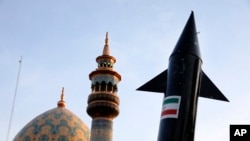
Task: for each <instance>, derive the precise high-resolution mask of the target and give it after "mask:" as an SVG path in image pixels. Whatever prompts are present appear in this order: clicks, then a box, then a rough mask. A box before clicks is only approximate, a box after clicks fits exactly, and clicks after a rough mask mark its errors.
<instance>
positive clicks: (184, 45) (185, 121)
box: [137, 12, 228, 141]
mask: <svg viewBox="0 0 250 141" xmlns="http://www.w3.org/2000/svg"><path fill="white" fill-rule="evenodd" d="M201 65H202V60H201V55H200V49H199V43H198V37H197V31H196V26H195V19H194V13H193V12H192V13H191V15H190V17H189V19H188V21H187V23H186V25H185V27H184V29H183V31H182V34H181V36H180V38H179V40H178V42H177V44H176V46H175V48H174V50H173V52H172V54H171V55H170V57H169V65H168V69H167V70H165V71H163V72H162V73H160V74H159V75H157V76H156V77H154V78H153V79H151V80H150V81H148V82H147V83H145V84H144V85H142V86H141V87H139V88H138V89H137V90H141V91H150V92H160V93H164V99H163V104H162V105H163V106H162V113H161V121H160V127H159V133H158V141H193V140H194V132H195V120H196V111H197V102H198V96H201V97H205V98H212V99H216V100H221V101H227V102H228V99H227V98H226V97H225V96H224V95H223V94H222V93H221V91H220V90H219V89H218V88H217V87H216V86H215V85H214V84H213V82H212V81H211V80H210V79H209V78H208V77H207V75H206V74H205V73H204V72H203V71H202V69H201Z"/></svg>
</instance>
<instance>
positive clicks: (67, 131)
mask: <svg viewBox="0 0 250 141" xmlns="http://www.w3.org/2000/svg"><path fill="white" fill-rule="evenodd" d="M89 136H90V135H89V129H88V127H87V126H86V125H85V124H84V123H83V122H82V121H81V120H80V119H79V118H78V117H77V116H76V115H75V114H74V113H72V112H71V111H69V110H67V109H66V108H65V107H57V108H54V109H51V110H49V111H47V112H44V113H43V114H41V115H39V116H37V117H36V118H34V119H33V120H32V121H30V122H29V123H28V124H27V125H26V126H25V127H23V129H22V130H21V131H20V132H19V133H18V134H17V135H16V137H15V138H14V141H89Z"/></svg>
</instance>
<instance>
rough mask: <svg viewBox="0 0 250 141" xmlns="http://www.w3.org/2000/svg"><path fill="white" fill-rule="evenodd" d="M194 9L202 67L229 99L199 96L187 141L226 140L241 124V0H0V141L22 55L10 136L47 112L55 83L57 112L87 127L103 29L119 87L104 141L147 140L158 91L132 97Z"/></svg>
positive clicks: (162, 63) (247, 7)
mask: <svg viewBox="0 0 250 141" xmlns="http://www.w3.org/2000/svg"><path fill="white" fill-rule="evenodd" d="M191 10H193V11H194V14H195V19H196V27H197V30H198V31H199V32H200V34H199V37H198V38H199V45H200V48H201V55H202V59H203V66H202V68H203V70H204V72H206V74H207V75H208V76H209V77H210V79H211V80H212V81H213V82H214V83H215V84H216V85H217V87H218V88H219V89H220V90H221V91H222V92H223V93H224V94H225V95H226V97H227V98H228V99H229V100H230V103H226V102H220V101H213V100H210V99H205V98H200V99H199V105H198V113H197V122H196V136H195V138H196V140H197V141H200V140H202V141H211V140H214V141H228V140H229V125H230V124H249V123H250V112H249V107H250V102H249V99H250V95H249V88H250V86H249V79H250V73H249V72H250V63H249V60H250V55H249V52H250V41H249V37H250V28H249V25H250V1H249V0H221V1H220V2H219V1H216V0H204V1H198V0H186V1H180V0H176V1H175V2H170V1H168V0H154V1H150V0H105V1H101V0H99V1H97V0H96V1H93V0H81V1H80V0H75V1H68V0H43V1H34V0H22V1H14V0H8V1H7V0H1V1H0V65H1V73H0V94H1V98H0V103H1V105H0V113H2V114H1V116H0V127H1V130H0V140H5V139H6V135H7V129H8V122H9V117H10V111H11V105H12V100H13V96H14V89H15V83H16V76H17V70H18V60H19V58H20V56H21V55H23V66H22V71H21V77H20V83H19V89H18V94H17V99H16V107H15V112H14V117H13V123H12V128H11V133H10V139H13V138H14V136H15V135H16V134H17V132H18V131H19V130H21V128H22V127H23V126H24V125H25V124H27V123H28V122H29V121H30V120H32V119H33V118H35V117H36V116H37V115H39V114H41V113H43V112H45V111H47V110H49V109H51V108H54V107H55V106H56V103H57V101H58V100H59V98H60V93H61V88H62V87H65V100H66V102H67V108H68V109H69V110H71V111H72V112H74V113H75V114H77V115H78V116H79V117H80V118H81V119H82V120H83V121H84V122H85V123H86V124H87V125H88V127H90V125H91V118H90V117H89V116H88V115H87V113H86V106H87V97H88V95H89V94H90V92H91V91H90V83H91V82H90V81H89V78H88V74H89V73H90V72H91V71H93V70H95V69H96V67H97V63H96V62H95V58H96V57H97V56H99V55H101V54H102V49H103V46H104V38H105V33H106V32H107V31H108V32H109V45H110V52H111V55H113V56H115V57H116V59H117V63H116V64H115V68H114V69H115V70H116V71H118V72H119V73H120V74H121V75H122V81H121V83H119V85H118V87H119V91H118V94H119V96H120V100H121V105H120V115H119V116H118V118H116V119H115V120H114V133H113V134H114V137H113V138H114V141H128V140H130V141H153V140H156V139H157V134H158V128H159V122H160V112H161V106H162V105H161V103H162V98H163V95H162V94H158V93H147V92H140V91H135V89H136V88H138V87H139V86H141V85H142V84H144V83H145V82H146V81H148V80H149V79H151V78H152V77H154V76H156V75H157V74H158V73H160V72H162V71H163V70H164V69H166V68H167V66H168V58H169V54H170V53H171V52H172V49H173V48H174V46H175V44H176V42H177V40H178V38H179V35H180V33H181V31H182V29H183V27H184V25H185V23H186V21H187V19H188V17H189V15H190V13H191Z"/></svg>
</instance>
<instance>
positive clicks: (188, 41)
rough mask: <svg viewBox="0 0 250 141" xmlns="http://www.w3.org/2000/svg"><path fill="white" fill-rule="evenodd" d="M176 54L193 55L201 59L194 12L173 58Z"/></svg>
mask: <svg viewBox="0 0 250 141" xmlns="http://www.w3.org/2000/svg"><path fill="white" fill-rule="evenodd" d="M174 54H192V55H194V56H196V57H199V58H200V59H201V55H200V48H199V43H198V37H197V32H196V26H195V20H194V13H193V11H192V12H191V14H190V16H189V19H188V21H187V23H186V25H185V27H184V29H183V31H182V33H181V36H180V38H179V40H178V42H177V44H176V46H175V48H174V50H173V52H172V54H171V56H172V55H174Z"/></svg>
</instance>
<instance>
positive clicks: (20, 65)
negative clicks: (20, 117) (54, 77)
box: [6, 56, 23, 141]
mask: <svg viewBox="0 0 250 141" xmlns="http://www.w3.org/2000/svg"><path fill="white" fill-rule="evenodd" d="M22 59H23V57H22V56H21V58H20V60H19V61H18V62H19V68H18V73H17V79H16V87H15V92H14V97H13V102H12V108H11V114H10V121H9V127H8V132H7V138H6V141H9V134H10V129H11V124H12V118H13V114H14V109H15V103H16V95H17V89H18V84H19V77H20V72H21V67H22Z"/></svg>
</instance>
